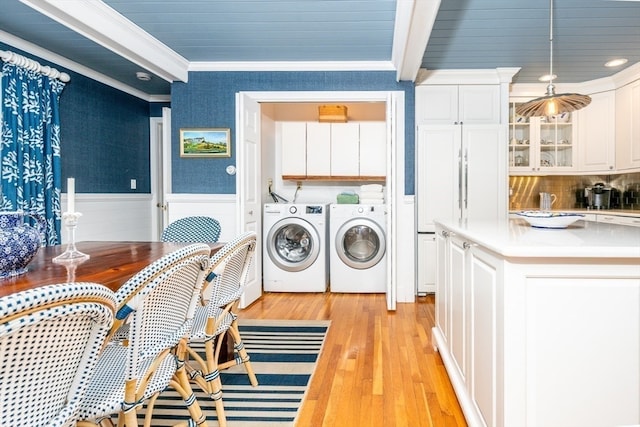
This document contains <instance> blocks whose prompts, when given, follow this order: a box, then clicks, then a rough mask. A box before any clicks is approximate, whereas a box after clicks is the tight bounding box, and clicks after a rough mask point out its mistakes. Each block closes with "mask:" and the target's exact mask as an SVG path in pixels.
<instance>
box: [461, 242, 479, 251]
mask: <svg viewBox="0 0 640 427" xmlns="http://www.w3.org/2000/svg"><path fill="white" fill-rule="evenodd" d="M472 246H478V245H477V244H476V243H469V242H462V248H463V249H469V248H470V247H472Z"/></svg>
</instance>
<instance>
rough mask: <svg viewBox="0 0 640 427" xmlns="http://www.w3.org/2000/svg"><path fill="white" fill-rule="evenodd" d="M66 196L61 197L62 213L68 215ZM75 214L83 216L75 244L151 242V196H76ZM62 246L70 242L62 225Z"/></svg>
mask: <svg viewBox="0 0 640 427" xmlns="http://www.w3.org/2000/svg"><path fill="white" fill-rule="evenodd" d="M66 208H67V195H66V194H63V196H62V210H63V212H64V211H66ZM75 210H76V211H78V212H80V213H82V216H81V217H80V219H79V220H78V226H77V228H76V241H77V242H82V241H134V242H139V241H150V240H155V238H153V237H152V236H153V232H152V229H151V215H152V214H153V212H154V211H153V210H152V208H151V195H150V194H103V193H100V194H92V193H80V194H78V193H76V209H75ZM61 233H62V239H61V240H62V243H66V242H67V241H68V239H69V235H68V233H67V230H66V228H65V227H64V223H62V225H61Z"/></svg>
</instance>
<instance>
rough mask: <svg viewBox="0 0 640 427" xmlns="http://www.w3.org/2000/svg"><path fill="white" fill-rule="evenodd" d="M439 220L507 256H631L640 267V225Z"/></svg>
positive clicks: (476, 241)
mask: <svg viewBox="0 0 640 427" xmlns="http://www.w3.org/2000/svg"><path fill="white" fill-rule="evenodd" d="M435 222H436V224H437V225H439V226H442V227H444V228H446V229H448V230H450V231H452V232H454V233H455V234H456V235H458V236H463V237H464V238H467V239H469V240H471V241H473V242H475V243H477V244H479V245H481V246H483V247H485V248H487V249H489V250H491V251H493V252H496V253H498V254H500V255H503V256H505V257H535V258H556V257H560V258H629V259H631V260H633V259H636V260H633V261H632V262H636V261H637V262H638V268H640V227H627V226H624V225H615V224H607V223H601V222H590V221H583V220H580V221H577V222H575V223H573V224H572V225H570V226H569V227H568V228H565V229H546V228H534V227H531V226H530V225H529V224H528V223H527V222H526V221H525V220H523V219H519V218H518V219H510V220H502V221H497V220H496V221H483V220H478V221H467V222H464V223H463V222H458V221H447V220H436V221H435Z"/></svg>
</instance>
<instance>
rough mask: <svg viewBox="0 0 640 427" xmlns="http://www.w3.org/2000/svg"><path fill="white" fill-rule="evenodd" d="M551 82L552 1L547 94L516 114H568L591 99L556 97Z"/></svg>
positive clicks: (570, 94) (577, 94)
mask: <svg viewBox="0 0 640 427" xmlns="http://www.w3.org/2000/svg"><path fill="white" fill-rule="evenodd" d="M552 81H553V0H549V86H547V94H546V95H545V96H541V97H540V98H536V99H532V100H531V101H529V102H525V103H524V104H520V105H519V106H517V107H516V114H518V115H520V116H523V117H535V116H552V115H555V114H560V113H570V112H572V111H576V110H579V109H581V108H584V107H586V106H587V105H589V104H590V103H591V97H590V96H587V95H580V94H579V93H561V94H558V95H556V91H555V86H554V85H553V83H552Z"/></svg>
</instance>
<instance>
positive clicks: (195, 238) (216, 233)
mask: <svg viewBox="0 0 640 427" xmlns="http://www.w3.org/2000/svg"><path fill="white" fill-rule="evenodd" d="M221 230H222V227H220V222H219V221H218V220H217V219H215V218H211V217H208V216H188V217H185V218H180V219H178V220H176V221H174V222H172V223H171V224H169V225H168V226H167V228H165V229H164V231H163V232H162V237H161V238H160V240H162V241H163V242H181V243H216V242H217V241H218V239H219V238H220V232H221Z"/></svg>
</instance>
